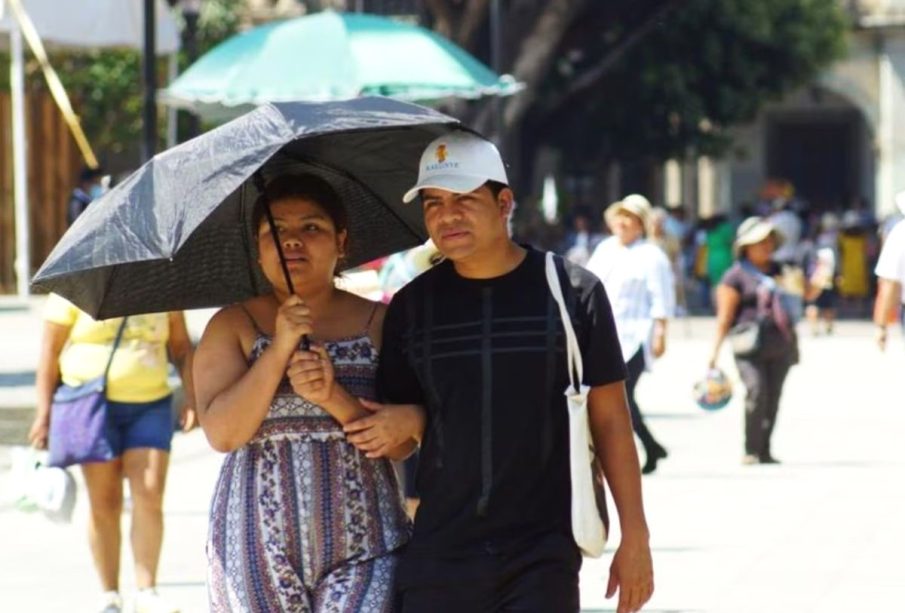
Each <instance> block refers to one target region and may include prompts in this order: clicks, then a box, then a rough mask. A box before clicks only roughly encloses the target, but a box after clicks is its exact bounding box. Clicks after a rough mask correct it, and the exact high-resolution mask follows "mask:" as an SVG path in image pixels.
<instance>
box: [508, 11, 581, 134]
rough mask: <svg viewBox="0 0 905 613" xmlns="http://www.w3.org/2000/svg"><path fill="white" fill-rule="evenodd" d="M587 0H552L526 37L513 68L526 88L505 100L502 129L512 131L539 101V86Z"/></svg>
mask: <svg viewBox="0 0 905 613" xmlns="http://www.w3.org/2000/svg"><path fill="white" fill-rule="evenodd" d="M586 2H587V0H549V1H548V2H547V3H546V6H545V7H544V9H543V12H542V13H541V15H540V17H539V18H538V19H537V21H536V22H535V24H534V29H533V30H532V32H531V33H530V34H529V35H528V36H527V37H525V39H524V40H523V42H522V45H521V48H520V49H519V52H518V55H517V56H516V57H517V59H516V61H515V64H514V65H513V69H512V75H513V76H514V77H515V79H516V80H517V81H519V82H521V83H524V84H525V89H524V90H522V91H521V92H519V93H518V94H515V95H514V96H512V97H511V98H509V99H508V100H507V101H506V107H505V109H504V111H503V129H504V131H508V130H511V129H512V128H513V127H514V126H516V125H517V124H518V123H519V122H520V121H521V119H522V117H524V115H525V112H526V111H527V110H528V108H529V107H530V106H531V104H533V103H534V101H535V99H536V98H537V87H538V85H539V84H540V81H541V80H542V79H543V77H544V75H546V74H547V71H548V70H549V69H550V65H551V64H552V62H553V59H554V54H555V53H556V49H557V47H558V46H559V43H560V40H561V39H562V36H563V34H564V33H565V31H566V29H567V28H568V27H569V24H570V23H571V22H572V19H573V18H574V17H575V15H576V14H578V13H579V11H581V10H582V8H584V5H585V3H586Z"/></svg>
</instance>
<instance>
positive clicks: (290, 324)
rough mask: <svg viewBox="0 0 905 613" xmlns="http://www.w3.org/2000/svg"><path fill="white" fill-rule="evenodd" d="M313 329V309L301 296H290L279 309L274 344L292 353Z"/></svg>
mask: <svg viewBox="0 0 905 613" xmlns="http://www.w3.org/2000/svg"><path fill="white" fill-rule="evenodd" d="M313 331H314V328H313V327H312V319H311V310H310V309H309V308H308V307H307V306H306V305H305V303H304V301H302V299H301V298H299V297H298V296H295V295H293V296H290V297H289V298H287V299H286V301H285V302H284V303H283V304H281V305H280V308H279V309H277V318H276V325H275V326H274V335H273V346H274V347H275V348H277V349H279V350H281V351H283V352H285V353H286V354H290V353H292V352H294V351H295V350H296V348H298V346H299V342H300V341H301V339H302V337H303V336H305V335H307V334H311V333H312V332H313Z"/></svg>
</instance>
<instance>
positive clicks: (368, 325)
mask: <svg viewBox="0 0 905 613" xmlns="http://www.w3.org/2000/svg"><path fill="white" fill-rule="evenodd" d="M379 307H380V303H379V302H375V303H374V307H373V308H372V309H371V314H370V315H368V321H367V323H365V327H364V330H363V332H364V334H367V333H368V331H369V330H370V329H371V323H373V321H374V315H376V314H377V309H378V308H379Z"/></svg>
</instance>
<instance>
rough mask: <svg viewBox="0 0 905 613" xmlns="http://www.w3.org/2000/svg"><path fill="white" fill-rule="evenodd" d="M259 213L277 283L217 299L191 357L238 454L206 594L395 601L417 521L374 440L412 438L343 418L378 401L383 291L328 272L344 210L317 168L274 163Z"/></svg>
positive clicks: (215, 514)
mask: <svg viewBox="0 0 905 613" xmlns="http://www.w3.org/2000/svg"><path fill="white" fill-rule="evenodd" d="M267 207H269V209H270V211H271V213H272V215H273V219H274V223H275V225H276V232H277V237H274V234H273V232H272V231H271V225H270V223H269V222H268V220H267V219H266V217H265V212H266V208H267ZM254 224H255V225H254V227H255V228H256V231H257V244H258V251H259V260H258V261H259V264H260V266H261V270H262V272H263V274H264V275H265V276H266V277H267V279H268V280H269V281H270V283H271V285H272V287H273V291H272V292H271V293H269V294H266V295H263V296H258V297H255V298H251V299H249V300H246V301H245V302H243V303H241V304H237V305H234V306H231V307H228V308H225V309H223V310H222V311H220V312H219V313H217V314H216V315H215V316H214V317H213V319H212V320H211V322H210V323H209V325H208V327H207V330H206V331H205V333H204V336H203V337H202V340H201V343H200V345H199V348H198V353H197V357H196V361H195V374H196V380H197V388H196V389H197V400H198V416H199V419H200V422H201V426H202V427H203V429H204V432H205V434H206V435H207V437H208V440H209V441H210V443H211V445H212V446H213V447H214V448H215V449H217V450H218V451H224V452H228V454H229V455H227V457H226V459H225V461H224V463H223V467H222V469H221V472H220V478H219V481H218V483H217V487H216V490H215V492H214V497H213V501H212V505H211V523H210V531H209V537H208V557H209V568H210V570H209V577H208V579H209V596H210V608H211V610H212V611H389V610H390V609H391V606H392V583H393V576H394V571H395V565H396V555H395V553H394V552H395V551H396V550H397V549H398V548H399V547H401V546H402V545H403V544H404V543H405V542H406V541H407V539H408V536H409V533H410V527H409V521H408V519H407V517H406V515H405V511H404V509H403V506H402V501H401V495H400V492H399V487H398V484H397V482H396V476H395V473H394V471H393V467H392V465H391V463H390V461H389V460H388V459H376V458H375V456H376V455H381V454H382V455H387V456H388V457H392V458H402V457H405V456H407V455H408V454H409V453H410V452H411V451H412V450H413V449H414V442H413V441H408V442H406V443H404V444H402V445H401V446H398V447H397V448H395V449H393V450H390V451H389V453H383V452H382V451H378V452H375V453H369V454H363V453H362V452H361V451H359V450H358V449H357V448H356V447H354V446H353V445H352V444H351V443H350V442H349V441H347V440H346V439H345V436H344V433H343V425H344V424H347V423H350V422H351V421H353V420H355V419H357V418H359V417H362V416H366V415H369V408H366V406H363V403H364V404H365V405H367V406H368V407H371V408H373V407H375V406H376V405H372V404H371V403H370V402H369V401H371V400H373V399H374V398H375V390H374V375H375V372H376V366H377V353H378V348H379V346H380V332H381V328H382V324H383V316H384V306H383V305H382V304H380V303H376V302H371V301H368V300H365V299H363V298H360V297H358V296H355V295H353V294H350V293H348V292H345V291H342V290H340V289H338V288H337V287H336V286H335V285H334V276H335V274H336V270H337V266H338V263H339V262H340V261H341V259H342V257H343V254H344V253H345V252H346V250H347V247H348V236H347V229H346V227H347V224H346V213H345V210H344V209H343V206H342V203H341V202H340V200H339V197H338V196H337V194H336V192H334V190H333V189H332V188H331V186H330V185H329V184H327V183H326V182H325V181H323V180H322V179H319V178H318V177H315V176H312V175H295V176H293V175H284V176H280V177H277V178H275V179H273V180H272V181H271V182H270V183H269V184H268V185H267V186H266V187H265V189H264V192H263V194H262V195H261V197H260V198H259V199H258V202H257V203H256V205H255V216H254ZM276 240H279V244H280V246H281V247H282V252H283V255H284V257H285V260H286V265H287V267H288V272H289V275H290V277H291V280H292V287H293V289H294V291H295V293H294V294H290V291H289V285H288V284H287V282H286V279H285V276H284V272H283V268H282V266H281V263H280V255H279V253H278V251H277V244H276ZM305 337H307V338H308V339H309V340H310V343H311V344H310V350H307V351H306V350H302V349H300V345H302V346H304V343H303V342H302V340H303V338H305ZM359 399H361V400H359ZM418 415H420V414H418ZM420 429H422V428H413V429H412V430H411V431H418V430H420ZM368 456H370V457H368ZM372 458H375V459H372Z"/></svg>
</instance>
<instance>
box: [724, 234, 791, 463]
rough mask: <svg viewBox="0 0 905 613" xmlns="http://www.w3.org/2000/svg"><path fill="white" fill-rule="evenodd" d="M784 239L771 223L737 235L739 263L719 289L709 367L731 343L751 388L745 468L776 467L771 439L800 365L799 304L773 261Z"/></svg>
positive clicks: (748, 386) (741, 374) (746, 382)
mask: <svg viewBox="0 0 905 613" xmlns="http://www.w3.org/2000/svg"><path fill="white" fill-rule="evenodd" d="M781 242H782V236H781V235H780V234H779V233H778V232H777V230H776V229H775V228H774V226H773V224H771V223H770V222H769V221H767V220H766V219H763V218H761V217H749V218H748V219H746V220H745V221H744V222H742V224H741V225H740V226H739V228H738V231H737V232H736V239H735V244H734V250H735V255H736V261H735V263H734V264H733V266H732V267H731V268H730V269H729V270H728V271H726V274H724V275H723V278H722V280H721V281H720V284H719V285H718V286H717V289H716V303H717V315H716V318H717V333H716V338H715V341H714V345H713V351H712V353H711V357H710V361H709V367H710V368H714V367H715V366H716V361H717V356H718V355H719V351H720V347H721V346H722V344H723V341H724V340H726V339H727V338H728V339H729V342H730V344H731V345H732V351H733V355H734V357H735V363H736V365H737V367H738V372H739V376H740V377H741V379H742V381H743V383H744V384H745V388H746V395H745V455H744V457H743V459H742V463H743V464H776V463H778V461H777V460H776V458H775V457H773V454H772V451H771V448H770V438H771V435H772V434H773V428H774V426H775V425H776V415H777V413H778V411H779V400H780V396H781V394H782V387H783V383H784V382H785V379H786V375H787V374H788V372H789V369H790V368H791V366H792V365H793V364H795V363H797V362H798V338H797V336H796V333H795V321H794V316H795V313H796V311H797V309H796V308H795V306H794V304H793V303H794V301H796V300H800V298H799V297H796V296H795V295H793V294H791V293H790V292H788V291H787V290H786V289H784V287H783V285H784V284H783V280H782V270H781V269H780V267H779V265H778V264H776V263H775V262H774V261H773V260H772V256H773V252H774V250H775V249H776V247H777V246H778V245H780V244H781Z"/></svg>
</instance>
